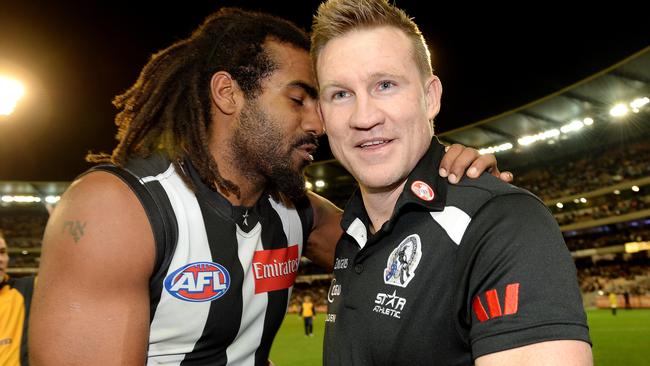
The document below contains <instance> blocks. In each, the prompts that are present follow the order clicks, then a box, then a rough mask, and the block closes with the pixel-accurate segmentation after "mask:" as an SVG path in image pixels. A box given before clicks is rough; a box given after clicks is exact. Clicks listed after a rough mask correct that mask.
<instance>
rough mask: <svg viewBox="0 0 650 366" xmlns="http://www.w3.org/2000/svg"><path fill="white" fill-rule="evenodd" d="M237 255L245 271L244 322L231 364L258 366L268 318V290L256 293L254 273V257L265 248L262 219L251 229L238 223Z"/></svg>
mask: <svg viewBox="0 0 650 366" xmlns="http://www.w3.org/2000/svg"><path fill="white" fill-rule="evenodd" d="M237 246H238V249H237V254H238V256H239V262H240V263H241V265H242V269H243V270H244V283H243V284H242V303H243V304H244V308H243V309H242V314H241V323H240V325H239V331H238V332H237V337H235V340H234V341H233V342H232V343H231V344H230V346H228V348H227V349H226V355H227V357H228V365H242V366H243V365H251V366H252V365H255V350H257V347H259V345H260V342H261V340H262V333H263V332H264V318H265V315H266V306H267V305H268V301H269V298H268V295H267V294H266V292H264V293H260V294H257V295H256V294H255V274H254V273H253V256H254V255H255V251H258V250H264V247H263V246H262V225H261V224H260V223H259V222H258V223H257V225H255V227H254V228H253V230H251V231H250V232H248V233H246V232H245V231H243V230H241V229H240V228H239V225H237Z"/></svg>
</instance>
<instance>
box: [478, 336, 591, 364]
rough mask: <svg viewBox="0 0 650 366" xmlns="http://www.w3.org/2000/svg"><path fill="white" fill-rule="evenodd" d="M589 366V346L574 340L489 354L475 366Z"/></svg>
mask: <svg viewBox="0 0 650 366" xmlns="http://www.w3.org/2000/svg"><path fill="white" fill-rule="evenodd" d="M555 365H563V366H591V365H593V360H592V355H591V346H589V344H588V343H587V342H583V341H574V340H560V341H548V342H540V343H535V344H531V345H528V346H523V347H518V348H513V349H509V350H505V351H501V352H495V353H491V354H488V355H485V356H481V357H479V358H477V359H476V366H555Z"/></svg>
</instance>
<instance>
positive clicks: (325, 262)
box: [305, 191, 343, 272]
mask: <svg viewBox="0 0 650 366" xmlns="http://www.w3.org/2000/svg"><path fill="white" fill-rule="evenodd" d="M307 196H308V197H309V201H310V202H311V206H312V208H313V211H314V225H313V228H312V231H311V233H310V234H309V238H308V239H307V250H306V252H305V257H307V258H309V259H311V260H312V261H313V262H314V263H316V264H317V265H318V266H320V267H322V268H324V269H326V270H327V271H329V272H331V271H332V270H333V268H334V252H335V250H336V243H337V242H338V240H339V238H340V237H341V234H343V230H342V229H341V215H342V214H343V211H341V209H339V208H338V207H336V205H334V204H333V203H332V202H330V201H328V200H327V199H325V198H323V197H321V196H319V195H317V194H316V193H313V192H310V191H308V192H307Z"/></svg>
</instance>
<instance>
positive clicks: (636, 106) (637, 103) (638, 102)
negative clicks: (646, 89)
mask: <svg viewBox="0 0 650 366" xmlns="http://www.w3.org/2000/svg"><path fill="white" fill-rule="evenodd" d="M649 102H650V98H648V97H643V98H636V99H634V100H633V101H631V102H630V108H632V112H634V113H639V110H640V109H641V107H643V106H644V105H646V104H648V103H649Z"/></svg>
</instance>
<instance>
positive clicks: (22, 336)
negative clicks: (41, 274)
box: [0, 231, 35, 366]
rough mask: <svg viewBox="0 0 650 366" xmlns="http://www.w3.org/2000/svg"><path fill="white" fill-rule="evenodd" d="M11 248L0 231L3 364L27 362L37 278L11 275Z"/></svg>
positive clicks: (16, 365)
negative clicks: (9, 273)
mask: <svg viewBox="0 0 650 366" xmlns="http://www.w3.org/2000/svg"><path fill="white" fill-rule="evenodd" d="M8 266H9V248H7V242H6V240H5V236H4V233H3V232H2V231H0V279H1V282H0V365H3V366H19V365H23V366H24V365H28V361H27V321H28V319H29V308H30V303H31V299H32V292H33V290H34V282H35V277H23V278H16V279H14V278H10V277H9V275H8V274H7V268H8Z"/></svg>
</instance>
